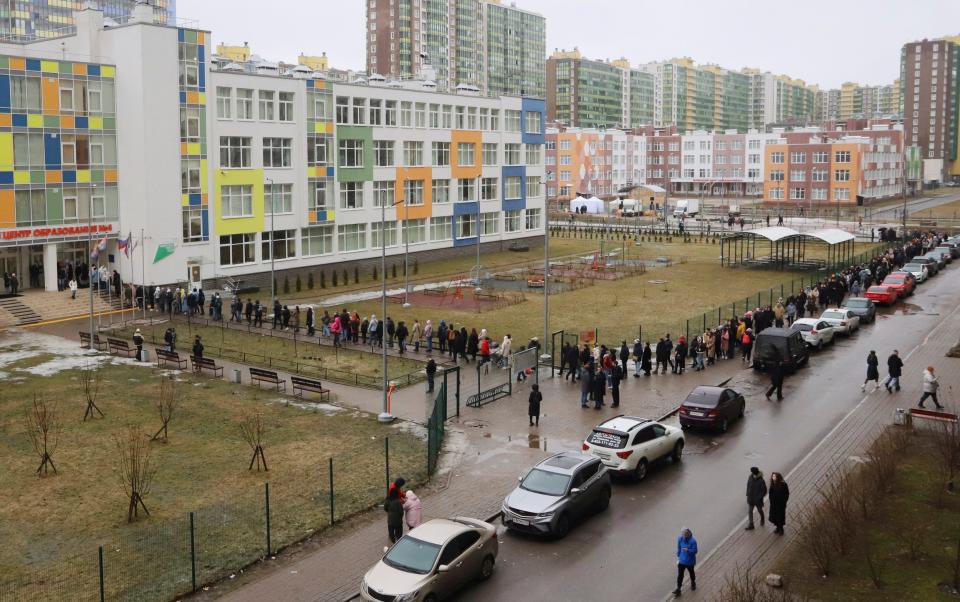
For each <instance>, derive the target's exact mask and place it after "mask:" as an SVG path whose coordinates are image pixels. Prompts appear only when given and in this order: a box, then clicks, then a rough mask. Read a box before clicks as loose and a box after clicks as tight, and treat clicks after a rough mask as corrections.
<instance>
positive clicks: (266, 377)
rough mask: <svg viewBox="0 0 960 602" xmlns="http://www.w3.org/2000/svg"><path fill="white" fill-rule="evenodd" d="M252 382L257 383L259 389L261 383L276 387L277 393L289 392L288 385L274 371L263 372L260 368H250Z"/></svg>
mask: <svg viewBox="0 0 960 602" xmlns="http://www.w3.org/2000/svg"><path fill="white" fill-rule="evenodd" d="M250 381H251V382H255V383H257V387H259V386H260V383H262V382H263V383H270V384H271V385H276V387H277V391H280V390H283V391H286V390H287V383H286V382H284V380H283V379H281V378H280V377H279V376H277V373H276V372H273V371H272V370H261V369H260V368H250Z"/></svg>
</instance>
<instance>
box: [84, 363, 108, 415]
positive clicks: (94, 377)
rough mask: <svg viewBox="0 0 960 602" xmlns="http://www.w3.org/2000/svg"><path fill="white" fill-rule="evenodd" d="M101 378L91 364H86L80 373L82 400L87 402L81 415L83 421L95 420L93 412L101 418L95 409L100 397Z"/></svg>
mask: <svg viewBox="0 0 960 602" xmlns="http://www.w3.org/2000/svg"><path fill="white" fill-rule="evenodd" d="M101 381H102V377H101V374H100V371H99V370H97V369H96V367H95V366H94V365H93V364H87V365H86V366H84V368H83V370H81V371H80V383H81V384H83V398H84V399H86V400H87V409H86V411H85V412H84V413H83V421H84V422H86V421H87V418H95V416H94V412H96V413H97V414H100V417H101V418H103V412H101V411H100V408H98V407H97V397H98V396H99V395H100V384H101Z"/></svg>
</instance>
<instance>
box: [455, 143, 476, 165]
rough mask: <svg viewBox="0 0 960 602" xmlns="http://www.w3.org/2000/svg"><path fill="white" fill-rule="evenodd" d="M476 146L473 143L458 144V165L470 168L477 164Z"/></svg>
mask: <svg viewBox="0 0 960 602" xmlns="http://www.w3.org/2000/svg"><path fill="white" fill-rule="evenodd" d="M475 152H476V145H474V144H473V143H472V142H458V143H457V165H459V166H460V167H470V166H472V165H474V164H476V155H475Z"/></svg>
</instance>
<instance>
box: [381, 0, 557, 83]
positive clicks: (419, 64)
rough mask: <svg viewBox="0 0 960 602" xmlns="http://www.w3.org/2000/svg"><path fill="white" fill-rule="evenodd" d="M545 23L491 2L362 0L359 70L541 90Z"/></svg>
mask: <svg viewBox="0 0 960 602" xmlns="http://www.w3.org/2000/svg"><path fill="white" fill-rule="evenodd" d="M545 58H546V21H545V19H544V18H543V16H542V15H539V14H537V13H533V12H530V11H526V10H523V9H521V8H518V7H516V6H515V5H514V4H512V3H511V4H510V5H505V4H501V3H500V2H499V0H370V1H369V3H368V7H367V61H366V64H367V72H368V73H371V74H373V73H377V74H380V75H383V76H385V77H387V78H392V79H400V80H403V79H411V78H421V79H435V80H436V82H437V85H438V87H439V89H440V90H449V91H453V90H455V89H456V88H457V86H472V87H476V88H477V89H479V90H480V92H481V93H482V94H485V95H490V96H526V97H534V98H544V97H545V95H546V72H545V62H544V61H545Z"/></svg>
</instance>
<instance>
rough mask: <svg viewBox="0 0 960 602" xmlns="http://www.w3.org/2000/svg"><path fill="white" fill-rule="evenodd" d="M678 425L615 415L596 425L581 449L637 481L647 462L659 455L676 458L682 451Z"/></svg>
mask: <svg viewBox="0 0 960 602" xmlns="http://www.w3.org/2000/svg"><path fill="white" fill-rule="evenodd" d="M683 445H684V439H683V433H682V432H681V431H680V429H678V428H676V427H673V426H667V425H665V424H660V423H659V422H654V421H653V420H647V419H646V418H636V417H634V416H615V417H614V418H611V419H610V420H607V421H606V422H603V423H601V424H599V425H597V426H596V427H595V428H594V429H593V432H592V433H590V435H589V436H588V437H587V439H586V440H585V441H584V442H583V451H585V452H587V453H589V454H592V455H594V456H596V457H598V458H600V461H601V462H603V464H604V466H606V467H607V468H609V469H610V470H612V471H614V472H615V473H617V474H620V475H629V476H632V477H633V478H634V479H635V480H637V481H641V480H643V478H644V477H645V476H647V469H648V468H649V466H650V465H651V464H653V463H654V462H656V461H657V460H660V459H662V458H668V457H669V458H671V459H673V461H674V462H679V461H680V459H681V457H682V455H683Z"/></svg>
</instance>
